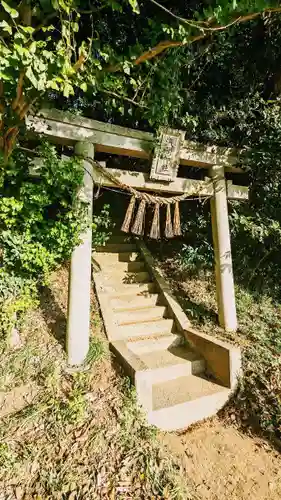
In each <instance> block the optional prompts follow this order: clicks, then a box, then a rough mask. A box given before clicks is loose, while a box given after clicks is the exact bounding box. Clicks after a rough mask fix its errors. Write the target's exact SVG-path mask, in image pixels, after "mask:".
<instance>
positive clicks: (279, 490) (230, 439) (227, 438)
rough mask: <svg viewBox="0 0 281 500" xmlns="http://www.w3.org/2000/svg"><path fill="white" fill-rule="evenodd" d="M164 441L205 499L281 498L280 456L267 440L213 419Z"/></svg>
mask: <svg viewBox="0 0 281 500" xmlns="http://www.w3.org/2000/svg"><path fill="white" fill-rule="evenodd" d="M163 439H164V442H165V443H166V445H167V447H168V449H169V450H170V451H171V453H173V454H175V455H176V456H177V457H178V458H179V459H180V460H181V462H182V467H183V469H184V470H185V473H186V475H187V477H189V478H191V479H192V481H193V489H194V493H195V495H196V496H197V497H198V498H200V499H202V500H203V499H204V500H277V499H280V498H281V456H280V454H279V453H278V452H276V451H275V450H273V449H272V447H271V446H270V445H269V444H268V443H267V442H266V441H264V440H262V439H259V438H257V437H253V436H250V435H246V434H243V433H241V432H240V431H239V430H238V429H236V428H235V427H233V426H229V425H225V424H224V422H223V421H221V420H219V419H217V418H216V419H214V420H212V421H209V422H205V423H203V424H201V425H198V426H196V427H195V428H194V429H193V430H191V431H190V432H187V433H185V434H183V435H181V436H178V435H175V434H166V435H165V436H164V438H163Z"/></svg>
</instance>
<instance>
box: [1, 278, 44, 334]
mask: <svg viewBox="0 0 281 500" xmlns="http://www.w3.org/2000/svg"><path fill="white" fill-rule="evenodd" d="M36 298H37V290H36V286H35V283H34V281H32V280H30V279H25V278H22V277H20V276H16V275H15V274H13V273H7V272H6V271H4V270H3V269H0V337H1V336H3V335H6V334H9V333H10V332H11V329H12V328H13V327H14V326H16V325H17V322H18V319H19V315H20V314H22V313H24V312H26V311H27V310H28V309H29V308H30V307H32V306H34V305H36V304H37V300H36Z"/></svg>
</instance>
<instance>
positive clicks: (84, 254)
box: [67, 142, 94, 366]
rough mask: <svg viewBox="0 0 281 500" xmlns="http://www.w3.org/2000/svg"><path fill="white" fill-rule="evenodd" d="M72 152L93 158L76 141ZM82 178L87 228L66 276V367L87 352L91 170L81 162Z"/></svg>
mask: <svg viewBox="0 0 281 500" xmlns="http://www.w3.org/2000/svg"><path fill="white" fill-rule="evenodd" d="M75 153H76V154H77V155H83V156H84V157H87V156H88V157H90V158H94V146H93V144H91V143H86V142H79V143H77V144H76V146H75ZM83 167H84V178H83V185H82V187H81V190H80V196H81V197H82V199H85V200H86V201H87V202H88V204H89V205H88V214H87V219H88V221H87V222H88V227H87V229H86V230H85V232H84V233H83V234H82V235H81V244H80V245H79V246H78V247H76V248H75V249H74V250H73V253H72V256H71V264H70V274H69V292H68V315H67V361H68V365H69V366H79V365H81V364H82V363H83V362H84V361H85V359H86V356H87V353H88V350H89V337H90V292H91V259H92V214H93V167H92V165H91V164H90V163H89V162H87V160H84V161H83Z"/></svg>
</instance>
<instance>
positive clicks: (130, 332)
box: [117, 319, 174, 339]
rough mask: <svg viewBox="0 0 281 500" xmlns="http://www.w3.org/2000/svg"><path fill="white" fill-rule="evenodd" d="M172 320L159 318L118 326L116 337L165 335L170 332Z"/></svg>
mask: <svg viewBox="0 0 281 500" xmlns="http://www.w3.org/2000/svg"><path fill="white" fill-rule="evenodd" d="M173 324H174V321H173V320H172V319H161V320H158V321H149V322H147V323H146V322H143V323H137V324H135V325H128V326H119V327H118V329H117V330H118V338H120V339H129V338H133V337H148V338H149V337H153V336H159V337H161V336H162V335H167V334H169V333H171V332H172V328H173Z"/></svg>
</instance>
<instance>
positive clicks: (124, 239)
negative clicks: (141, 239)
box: [106, 233, 134, 245]
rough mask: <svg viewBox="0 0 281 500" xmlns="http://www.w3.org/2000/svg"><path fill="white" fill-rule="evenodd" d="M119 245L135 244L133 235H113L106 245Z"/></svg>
mask: <svg viewBox="0 0 281 500" xmlns="http://www.w3.org/2000/svg"><path fill="white" fill-rule="evenodd" d="M117 243H118V244H119V243H134V240H133V238H132V236H131V235H128V234H125V233H123V234H112V235H111V236H110V237H109V239H108V240H107V242H106V244H107V245H108V244H115V245H116V244H117Z"/></svg>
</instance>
